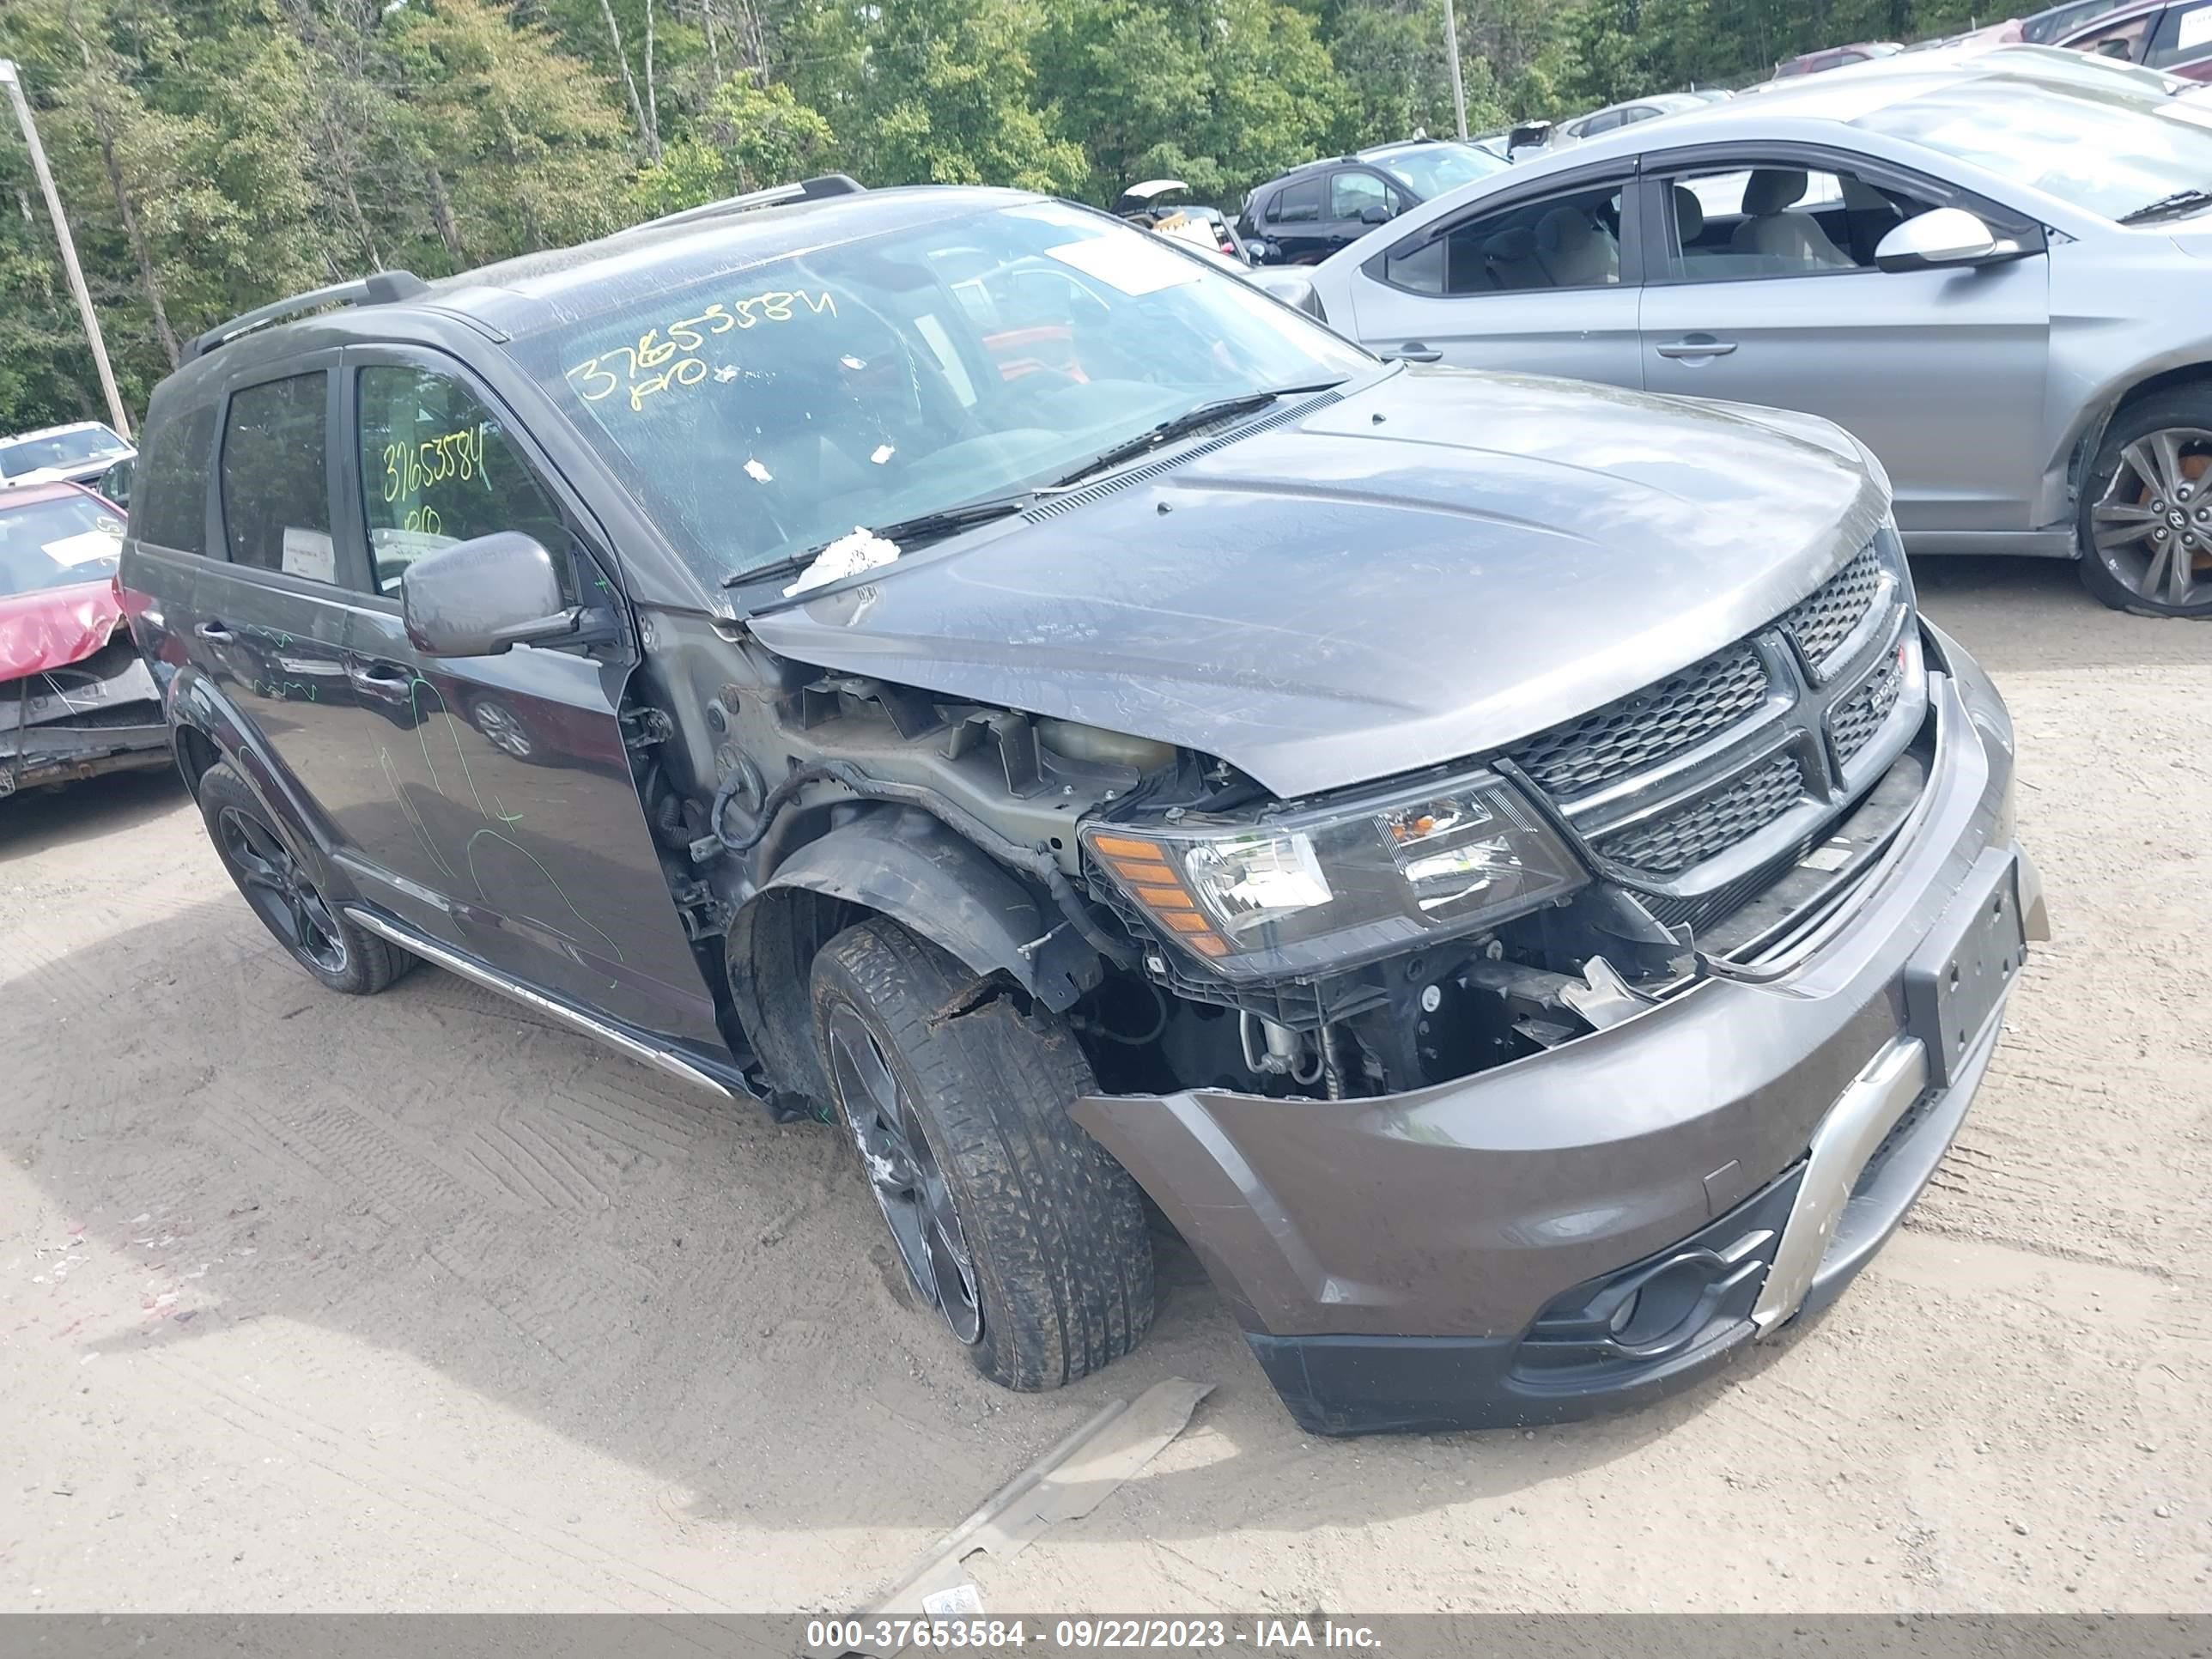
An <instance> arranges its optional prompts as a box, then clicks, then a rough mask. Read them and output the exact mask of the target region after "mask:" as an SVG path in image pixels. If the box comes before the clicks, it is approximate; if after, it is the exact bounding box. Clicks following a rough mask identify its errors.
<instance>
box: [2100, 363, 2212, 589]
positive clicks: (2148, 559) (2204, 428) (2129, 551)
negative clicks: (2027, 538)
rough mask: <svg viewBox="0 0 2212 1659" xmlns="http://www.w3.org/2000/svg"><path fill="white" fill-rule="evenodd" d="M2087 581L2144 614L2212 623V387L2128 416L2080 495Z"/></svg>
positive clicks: (2108, 439)
mask: <svg viewBox="0 0 2212 1659" xmlns="http://www.w3.org/2000/svg"><path fill="white" fill-rule="evenodd" d="M2080 535H2081V585H2082V586H2084V587H2087V589H2088V590H2089V592H2092V593H2093V594H2094V595H2096V597H2097V598H2098V599H2101V600H2103V601H2104V602H2105V603H2106V605H2110V606H2112V609H2113V610H2115V611H2132V612H2134V613H2135V614H2136V616H2139V617H2212V388H2207V387H2203V386H2179V387H2176V388H2175V389H2174V390H2172V391H2171V392H2159V393H2157V394H2155V395H2154V396H2152V397H2148V398H2144V399H2143V400H2142V402H2141V403H2139V404H2134V405H2133V406H2131V407H2130V408H2128V409H2124V410H2121V411H2120V413H2119V415H2118V417H2117V418H2115V419H2114V421H2113V422H2112V426H2111V428H2109V429H2108V430H2107V431H2106V434H2105V439H2104V442H2103V443H2102V444H2101V445H2100V447H2099V448H2098V451H2097V458H2096V460H2095V462H2094V464H2093V465H2091V467H2090V469H2089V476H2088V477H2087V479H2086V480H2084V482H2083V487H2082V490H2081V526H2080Z"/></svg>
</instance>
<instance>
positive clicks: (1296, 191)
mask: <svg viewBox="0 0 2212 1659" xmlns="http://www.w3.org/2000/svg"><path fill="white" fill-rule="evenodd" d="M1267 217H1268V219H1269V220H1270V221H1271V222H1273V223H1276V224H1281V225H1300V224H1312V223H1313V222H1316V220H1318V219H1319V218H1320V217H1321V180H1320V179H1307V180H1305V182H1304V183H1303V184H1297V185H1285V186H1284V187H1283V189H1282V191H1281V192H1280V193H1279V194H1278V195H1277V196H1276V197H1275V203H1274V205H1273V207H1271V208H1269V209H1268V210H1267Z"/></svg>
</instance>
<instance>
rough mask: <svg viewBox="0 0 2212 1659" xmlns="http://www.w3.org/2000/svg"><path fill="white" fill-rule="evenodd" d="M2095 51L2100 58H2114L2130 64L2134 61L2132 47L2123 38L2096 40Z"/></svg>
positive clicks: (2134, 56)
mask: <svg viewBox="0 0 2212 1659" xmlns="http://www.w3.org/2000/svg"><path fill="white" fill-rule="evenodd" d="M2095 51H2096V53H2097V56H2098V57H2100V58H2118V60H2119V61H2120V62H2121V63H2123V64H2132V63H2134V62H2135V61H2136V55H2135V52H2134V49H2133V48H2131V47H2130V46H2129V45H2128V43H2127V42H2126V41H2124V40H2100V41H2098V42H2097V45H2096V47H2095Z"/></svg>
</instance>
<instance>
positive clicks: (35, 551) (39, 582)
mask: <svg viewBox="0 0 2212 1659" xmlns="http://www.w3.org/2000/svg"><path fill="white" fill-rule="evenodd" d="M122 545H123V520H120V519H118V518H117V517H116V516H115V514H114V513H112V512H110V511H109V510H108V509H107V507H105V506H103V505H102V504H101V503H100V502H98V501H94V500H92V499H91V498H90V497H88V496H84V495H70V496H66V497H64V498H63V499H61V500H59V501H27V502H23V503H21V504H17V503H14V502H10V501H8V500H7V499H6V498H5V497H4V496H0V595H5V594H9V593H31V592H37V591H38V590H39V589H40V588H42V587H67V586H70V584H71V583H72V582H104V581H106V580H107V579H108V578H109V577H111V576H112V575H113V574H115V556H116V553H117V552H118V550H120V549H121V547H122Z"/></svg>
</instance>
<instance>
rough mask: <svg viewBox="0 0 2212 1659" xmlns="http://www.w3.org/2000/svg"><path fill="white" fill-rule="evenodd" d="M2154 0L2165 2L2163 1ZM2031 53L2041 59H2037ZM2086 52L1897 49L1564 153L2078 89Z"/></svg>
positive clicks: (1722, 138) (1588, 155)
mask: <svg viewBox="0 0 2212 1659" xmlns="http://www.w3.org/2000/svg"><path fill="white" fill-rule="evenodd" d="M2149 3H2152V4H2158V3H2162V0H2149ZM2029 53H2033V54H2035V55H2036V58H2034V59H2031V58H2029V57H2028V56H2027V54H2029ZM2079 58H2080V54H2078V53H2075V52H2062V51H2061V50H2059V49H2058V48H2057V47H2051V46H2005V47H2002V48H2001V49H1999V50H1997V51H1990V50H1988V49H1974V48H1960V47H1942V48H1938V49H1936V50H1935V51H1932V52H1914V53H1911V54H1909V55H1893V56H1891V57H1887V58H1875V59H1874V60H1872V61H1870V62H1868V63H1864V64H1850V65H1847V66H1846V67H1844V68H1843V69H1836V70H1828V71H1826V73H1825V74H1820V75H1808V76H1802V77H1799V76H1792V77H1790V79H1787V80H1784V81H1777V82H1767V83H1765V84H1764V85H1762V86H1760V87H1759V88H1757V89H1756V91H1755V92H1754V93H1753V94H1751V95H1748V96H1745V97H1741V98H1729V99H1724V100H1722V101H1720V102H1718V103H1711V104H1709V103H1705V102H1703V101H1700V102H1699V104H1698V105H1697V106H1695V107H1694V108H1691V109H1685V110H1680V111H1678V112H1675V113H1674V114H1671V115H1669V116H1668V118H1667V124H1666V127H1665V130H1664V136H1663V137H1662V136H1661V135H1660V134H1659V133H1657V132H1656V131H1653V130H1652V128H1653V124H1651V123H1649V122H1644V123H1638V124H1636V125H1632V126H1626V127H1622V128H1620V129H1619V130H1618V131H1613V132H1605V133H1600V134H1599V135H1598V136H1597V137H1595V138H1590V139H1587V140H1585V141H1584V142H1583V143H1579V144H1577V145H1575V146H1573V147H1572V148H1571V149H1567V150H1563V151H1561V152H1560V153H1559V155H1560V157H1561V159H1563V160H1564V159H1565V158H1567V157H1572V158H1573V159H1574V161H1575V162H1576V164H1577V165H1583V164H1587V163H1588V162H1590V161H1599V160H1601V159H1603V158H1604V157H1605V156H1607V155H1613V154H1615V153H1623V154H1633V153H1635V152H1637V151H1638V150H1642V149H1647V148H1650V146H1651V145H1652V144H1653V143H1655V142H1656V143H1663V144H1664V145H1665V146H1666V147H1667V148H1668V149H1674V148H1676V147H1678V146H1680V145H1682V144H1684V143H1698V142H1700V141H1703V140H1706V139H1710V140H1711V141H1713V142H1715V143H1723V142H1726V141H1727V140H1729V139H1731V138H1735V137H1741V135H1742V134H1743V132H1744V130H1745V129H1746V128H1747V127H1751V126H1754V125H1767V124H1769V123H1771V122H1775V121H1783V120H1788V121H1803V122H1833V123H1836V124H1838V125H1849V124H1850V123H1852V122H1855V121H1857V120H1859V119H1860V118H1862V117H1864V116H1866V115H1869V114H1871V113H1873V112H1875V111H1876V110H1881V109H1887V108H1888V107H1890V106H1893V105H1896V104H1902V103H1905V102H1907V101H1909V100H1913V99H1917V98H1923V97H1927V96H1929V95H1930V94H1937V93H1943V92H1949V91H1954V90H1956V89H1958V88H1965V87H1971V86H1972V85H1974V84H1975V83H1976V82H1984V81H1998V80H2012V81H2015V82H2017V81H2039V82H2048V83H2050V84H2053V85H2063V86H2074V87H2078V86H2080V84H2081V82H2080V78H2079V70H2078V67H2077V65H2078V61H2079ZM2038 59H2039V60H2041V61H2042V62H2045V63H2049V64H2051V73H2049V74H2045V73H2042V72H2040V71H2039V68H2038V65H2037V60H2038ZM1551 161H1552V158H1550V157H1545V158H1542V160H1541V161H1539V162H1536V163H1533V164H1524V165H1537V166H1548V165H1549V164H1550V162H1551Z"/></svg>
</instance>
